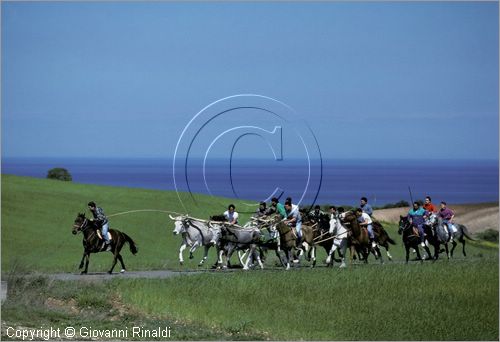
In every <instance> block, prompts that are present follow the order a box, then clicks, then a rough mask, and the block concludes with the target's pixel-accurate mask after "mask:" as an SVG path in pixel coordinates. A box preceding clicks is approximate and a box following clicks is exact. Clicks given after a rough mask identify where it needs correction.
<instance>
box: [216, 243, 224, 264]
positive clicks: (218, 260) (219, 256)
mask: <svg viewBox="0 0 500 342" xmlns="http://www.w3.org/2000/svg"><path fill="white" fill-rule="evenodd" d="M223 255H224V249H222V248H221V249H220V250H218V251H217V265H218V268H220V267H221V266H222V262H223V260H222V256H223Z"/></svg>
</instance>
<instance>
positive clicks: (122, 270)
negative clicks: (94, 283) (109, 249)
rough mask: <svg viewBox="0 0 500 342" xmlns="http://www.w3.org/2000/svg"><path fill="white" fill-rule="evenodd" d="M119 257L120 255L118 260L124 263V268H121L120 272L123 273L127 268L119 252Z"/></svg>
mask: <svg viewBox="0 0 500 342" xmlns="http://www.w3.org/2000/svg"><path fill="white" fill-rule="evenodd" d="M117 257H118V261H119V262H120V264H121V265H122V269H121V270H120V273H123V272H125V271H126V270H127V269H126V268H125V263H124V262H123V258H122V255H121V254H120V253H118V255H117Z"/></svg>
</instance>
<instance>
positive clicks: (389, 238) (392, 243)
mask: <svg viewBox="0 0 500 342" xmlns="http://www.w3.org/2000/svg"><path fill="white" fill-rule="evenodd" d="M387 242H389V243H390V244H391V245H395V244H396V241H394V240H393V239H391V237H390V236H389V234H387Z"/></svg>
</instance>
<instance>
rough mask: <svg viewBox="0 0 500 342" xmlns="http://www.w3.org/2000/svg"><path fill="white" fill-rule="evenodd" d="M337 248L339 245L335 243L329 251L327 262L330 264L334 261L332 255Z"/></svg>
mask: <svg viewBox="0 0 500 342" xmlns="http://www.w3.org/2000/svg"><path fill="white" fill-rule="evenodd" d="M336 249H337V245H335V244H332V248H331V249H330V251H329V252H328V256H327V257H326V264H327V265H328V266H330V264H332V265H333V262H332V255H333V253H335V250H336Z"/></svg>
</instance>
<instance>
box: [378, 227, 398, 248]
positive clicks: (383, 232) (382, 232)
mask: <svg viewBox="0 0 500 342" xmlns="http://www.w3.org/2000/svg"><path fill="white" fill-rule="evenodd" d="M377 223H378V222H377ZM378 224H379V225H380V232H381V235H385V236H386V238H385V240H386V241H387V242H389V243H390V244H391V245H395V244H396V241H394V240H393V239H391V237H390V236H389V234H388V233H387V230H385V229H384V227H383V226H382V225H381V224H380V223H378Z"/></svg>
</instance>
